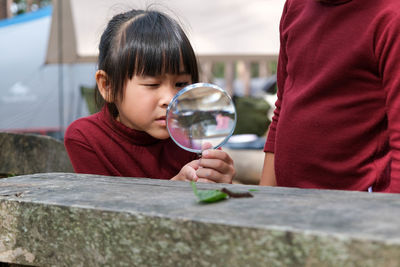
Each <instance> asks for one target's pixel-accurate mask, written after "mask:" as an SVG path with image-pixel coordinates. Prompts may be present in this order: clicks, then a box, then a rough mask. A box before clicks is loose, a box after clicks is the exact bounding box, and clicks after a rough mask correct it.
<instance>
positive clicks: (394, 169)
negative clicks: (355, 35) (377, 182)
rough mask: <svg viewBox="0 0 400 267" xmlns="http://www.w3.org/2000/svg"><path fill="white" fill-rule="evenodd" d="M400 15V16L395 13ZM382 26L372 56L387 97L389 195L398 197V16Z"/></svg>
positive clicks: (399, 151)
mask: <svg viewBox="0 0 400 267" xmlns="http://www.w3.org/2000/svg"><path fill="white" fill-rule="evenodd" d="M398 14H400V13H398ZM398 14H393V16H392V17H391V18H390V19H388V21H385V23H382V25H384V26H383V27H384V28H383V30H381V31H378V32H380V34H378V35H377V37H376V46H375V53H376V55H377V58H378V62H379V72H380V74H381V77H382V82H383V87H384V89H385V93H386V110H387V111H386V112H387V119H388V131H389V144H390V148H391V160H392V162H391V177H390V178H391V180H390V189H389V191H390V192H393V193H400V115H399V114H400V60H399V55H400V37H399V36H400V35H399V32H400V16H399V15H398Z"/></svg>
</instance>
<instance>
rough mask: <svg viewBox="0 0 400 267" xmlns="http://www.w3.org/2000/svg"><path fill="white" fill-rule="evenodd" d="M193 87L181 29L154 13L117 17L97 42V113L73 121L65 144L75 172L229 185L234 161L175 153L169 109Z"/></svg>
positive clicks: (192, 62) (194, 72)
mask: <svg viewBox="0 0 400 267" xmlns="http://www.w3.org/2000/svg"><path fill="white" fill-rule="evenodd" d="M197 81H198V66H197V61H196V57H195V54H194V51H193V49H192V46H191V44H190V42H189V40H188V38H187V36H186V35H185V33H184V32H183V30H182V28H181V27H180V26H179V24H178V23H177V22H176V21H175V20H173V19H172V18H170V17H169V16H167V15H165V14H163V13H161V12H158V11H153V10H131V11H129V12H126V13H122V14H118V15H116V16H114V17H113V18H112V19H111V20H110V22H109V23H108V25H107V27H106V29H105V31H104V33H103V34H102V36H101V40H100V45H99V60H98V71H97V72H96V82H97V87H96V93H97V100H100V105H101V106H102V109H101V111H100V112H98V113H96V114H94V115H91V116H88V117H84V118H80V119H78V120H76V121H74V122H73V123H72V124H71V125H70V126H69V127H68V129H67V131H66V134H65V138H64V143H65V147H66V149H67V152H68V155H69V157H70V159H71V162H72V165H73V167H74V169H75V171H76V172H77V173H88V174H99V175H108V176H125V177H146V178H158V179H171V180H183V181H202V182H220V183H231V182H232V179H233V177H234V175H235V169H234V166H233V160H232V159H231V157H230V156H229V155H228V154H227V153H226V152H224V151H222V150H214V149H208V150H205V151H203V153H202V157H201V159H199V158H198V156H197V154H195V153H191V152H188V151H185V150H183V149H181V148H180V147H178V146H177V145H176V144H175V143H174V142H173V141H172V139H171V138H170V136H169V134H168V131H167V129H166V110H167V107H168V104H169V102H170V101H171V99H172V98H173V96H174V95H175V94H176V93H177V92H178V91H179V90H180V89H182V88H183V87H184V86H186V85H189V84H191V83H194V82H197Z"/></svg>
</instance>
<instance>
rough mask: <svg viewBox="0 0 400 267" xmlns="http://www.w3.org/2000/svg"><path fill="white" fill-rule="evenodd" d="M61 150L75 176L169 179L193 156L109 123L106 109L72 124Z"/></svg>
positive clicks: (163, 141)
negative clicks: (68, 160) (87, 174)
mask: <svg viewBox="0 0 400 267" xmlns="http://www.w3.org/2000/svg"><path fill="white" fill-rule="evenodd" d="M64 142H65V147H66V149H67V152H68V155H69V157H70V159H71V162H72V165H73V167H74V169H75V171H76V172H77V173H89V174H100V175H108V176H125V177H146V178H158V179H170V178H172V177H174V176H175V175H176V174H178V173H179V171H180V170H181V168H182V167H183V166H184V165H185V164H186V163H188V162H190V161H192V160H194V159H196V158H197V155H196V154H195V153H191V152H188V151H185V150H183V149H181V148H180V147H178V146H177V145H176V144H175V143H174V142H173V141H172V139H170V138H169V139H166V140H159V139H155V138H153V137H152V136H150V135H148V134H147V133H145V132H140V131H136V130H133V129H130V128H128V127H126V126H125V125H123V124H121V123H119V122H118V121H115V120H112V119H111V118H110V117H109V115H108V111H107V109H106V108H103V109H102V111H100V112H99V113H96V114H94V115H91V116H88V117H85V118H81V119H78V120H76V121H74V122H73V123H72V124H71V125H70V126H69V127H68V129H67V131H66V133H65V138H64Z"/></svg>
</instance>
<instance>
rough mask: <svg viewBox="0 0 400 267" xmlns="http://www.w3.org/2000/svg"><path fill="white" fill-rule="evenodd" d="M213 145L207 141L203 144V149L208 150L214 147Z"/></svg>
mask: <svg viewBox="0 0 400 267" xmlns="http://www.w3.org/2000/svg"><path fill="white" fill-rule="evenodd" d="M212 147H213V145H212V144H211V143H210V142H205V143H204V144H202V145H201V150H206V149H210V148H212Z"/></svg>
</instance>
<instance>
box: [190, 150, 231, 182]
mask: <svg viewBox="0 0 400 267" xmlns="http://www.w3.org/2000/svg"><path fill="white" fill-rule="evenodd" d="M235 174H236V171H235V167H234V165H233V160H232V158H231V157H230V156H229V155H228V153H226V152H225V151H222V150H220V149H207V150H204V151H203V153H202V157H201V159H199V167H198V168H197V169H196V176H197V177H198V182H214V183H227V184H231V183H232V179H233V178H234V177H235Z"/></svg>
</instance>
